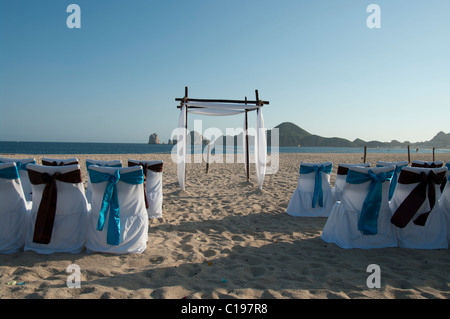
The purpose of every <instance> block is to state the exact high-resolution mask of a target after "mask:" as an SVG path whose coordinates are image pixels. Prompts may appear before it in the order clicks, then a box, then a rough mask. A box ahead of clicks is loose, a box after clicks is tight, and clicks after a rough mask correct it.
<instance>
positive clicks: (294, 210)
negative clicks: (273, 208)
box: [286, 162, 335, 217]
mask: <svg viewBox="0 0 450 319" xmlns="http://www.w3.org/2000/svg"><path fill="white" fill-rule="evenodd" d="M322 165H323V166H324V167H325V166H326V167H329V166H330V165H331V166H332V165H333V163H332V162H324V163H301V165H300V167H302V166H304V167H310V168H312V167H314V166H322ZM329 171H331V168H330V169H329ZM321 183H322V193H323V205H322V206H321V205H320V204H319V201H318V200H317V201H316V202H315V205H313V203H314V198H313V197H314V188H315V185H316V174H315V173H314V172H313V173H308V174H303V173H302V172H300V175H299V179H298V183H297V188H296V189H295V191H294V193H293V194H292V197H291V200H290V201H289V205H288V207H287V210H286V213H287V214H289V215H291V216H296V217H328V215H329V214H330V211H331V208H332V206H333V204H334V202H335V198H334V194H333V192H332V191H331V186H330V173H327V172H321ZM313 206H315V207H313Z"/></svg>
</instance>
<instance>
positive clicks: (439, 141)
mask: <svg viewBox="0 0 450 319" xmlns="http://www.w3.org/2000/svg"><path fill="white" fill-rule="evenodd" d="M428 144H429V145H431V146H434V147H441V148H450V133H447V134H446V133H444V132H442V131H441V132H439V133H437V135H436V136H435V137H433V138H432V139H431V140H430V141H429V142H428Z"/></svg>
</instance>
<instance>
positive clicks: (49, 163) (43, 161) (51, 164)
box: [42, 160, 78, 166]
mask: <svg viewBox="0 0 450 319" xmlns="http://www.w3.org/2000/svg"><path fill="white" fill-rule="evenodd" d="M77 164H78V161H74V162H68V163H64V162H59V163H58V162H57V161H53V162H49V161H46V160H42V165H44V166H68V165H77Z"/></svg>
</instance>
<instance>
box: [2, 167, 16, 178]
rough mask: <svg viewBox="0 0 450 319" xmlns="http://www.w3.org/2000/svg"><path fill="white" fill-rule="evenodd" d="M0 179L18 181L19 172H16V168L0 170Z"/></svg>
mask: <svg viewBox="0 0 450 319" xmlns="http://www.w3.org/2000/svg"><path fill="white" fill-rule="evenodd" d="M0 178H4V179H18V178H19V171H18V170H17V166H10V167H5V168H2V169H0Z"/></svg>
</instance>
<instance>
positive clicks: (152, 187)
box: [128, 159, 164, 218]
mask: <svg viewBox="0 0 450 319" xmlns="http://www.w3.org/2000/svg"><path fill="white" fill-rule="evenodd" d="M128 162H132V163H135V164H136V165H140V163H142V164H144V165H145V164H147V166H148V167H149V169H147V174H146V182H145V192H146V196H147V202H148V208H147V213H148V217H149V218H159V217H162V204H163V188H162V178H163V172H162V171H161V172H156V171H154V170H152V169H151V166H159V165H162V164H164V163H163V161H138V160H133V159H130V160H128ZM128 166H130V165H128Z"/></svg>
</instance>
